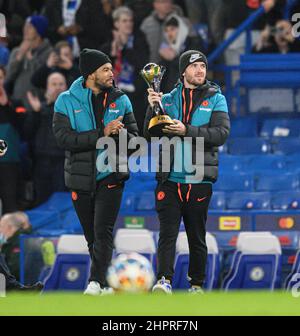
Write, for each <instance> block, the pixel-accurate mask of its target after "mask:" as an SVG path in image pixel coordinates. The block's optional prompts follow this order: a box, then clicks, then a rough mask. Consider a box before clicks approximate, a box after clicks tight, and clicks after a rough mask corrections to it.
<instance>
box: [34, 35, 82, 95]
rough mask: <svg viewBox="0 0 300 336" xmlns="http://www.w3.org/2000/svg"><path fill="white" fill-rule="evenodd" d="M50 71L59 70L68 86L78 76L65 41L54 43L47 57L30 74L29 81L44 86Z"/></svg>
mask: <svg viewBox="0 0 300 336" xmlns="http://www.w3.org/2000/svg"><path fill="white" fill-rule="evenodd" d="M52 72H61V73H62V74H63V75H64V76H65V78H66V80H67V86H68V87H69V86H70V85H71V84H72V83H73V82H74V80H75V79H77V78H78V77H79V76H80V72H79V68H78V66H77V64H75V62H74V57H73V54H72V49H71V47H70V45H69V43H68V42H67V41H60V42H58V43H57V44H56V45H55V48H54V51H52V52H51V53H50V55H49V57H48V59H47V63H46V64H44V65H42V66H41V67H40V68H39V69H38V70H37V71H36V72H35V73H34V74H33V76H32V78H31V82H32V84H33V85H34V86H36V87H38V88H43V89H45V88H46V85H47V78H48V76H49V75H50V74H51V73H52Z"/></svg>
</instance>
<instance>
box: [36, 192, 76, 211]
mask: <svg viewBox="0 0 300 336" xmlns="http://www.w3.org/2000/svg"><path fill="white" fill-rule="evenodd" d="M70 209H73V204H72V199H71V195H70V193H69V192H56V193H54V194H52V195H51V196H50V198H49V199H48V200H47V201H46V202H45V203H43V204H42V205H40V206H39V207H37V208H35V210H39V211H43V210H47V211H58V212H59V213H60V214H62V213H65V212H67V211H69V210H70Z"/></svg>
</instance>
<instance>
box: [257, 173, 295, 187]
mask: <svg viewBox="0 0 300 336" xmlns="http://www.w3.org/2000/svg"><path fill="white" fill-rule="evenodd" d="M298 187H299V176H297V175H295V174H292V173H286V174H274V173H273V174H271V173H270V174H262V173H260V174H258V175H257V180H256V186H255V190H256V191H283V190H287V191H292V190H296V189H297V188H298Z"/></svg>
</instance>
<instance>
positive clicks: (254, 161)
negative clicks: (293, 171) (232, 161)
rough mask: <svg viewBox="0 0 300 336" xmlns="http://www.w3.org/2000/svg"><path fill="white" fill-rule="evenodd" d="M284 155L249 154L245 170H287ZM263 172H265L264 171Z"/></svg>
mask: <svg viewBox="0 0 300 336" xmlns="http://www.w3.org/2000/svg"><path fill="white" fill-rule="evenodd" d="M287 169H288V168H287V162H286V156H284V155H274V154H266V155H250V156H249V161H248V166H247V171H251V172H259V171H266V170H267V171H279V172H278V173H280V170H282V171H283V170H284V172H286V170H287ZM264 174H265V172H264Z"/></svg>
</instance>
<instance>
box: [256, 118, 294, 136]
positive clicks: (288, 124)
mask: <svg viewBox="0 0 300 336" xmlns="http://www.w3.org/2000/svg"><path fill="white" fill-rule="evenodd" d="M260 136H262V137H268V138H271V137H278V136H282V137H299V136H300V118H289V119H279V118H274V119H267V120H265V121H264V123H263V126H262V129H261V132H260Z"/></svg>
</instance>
